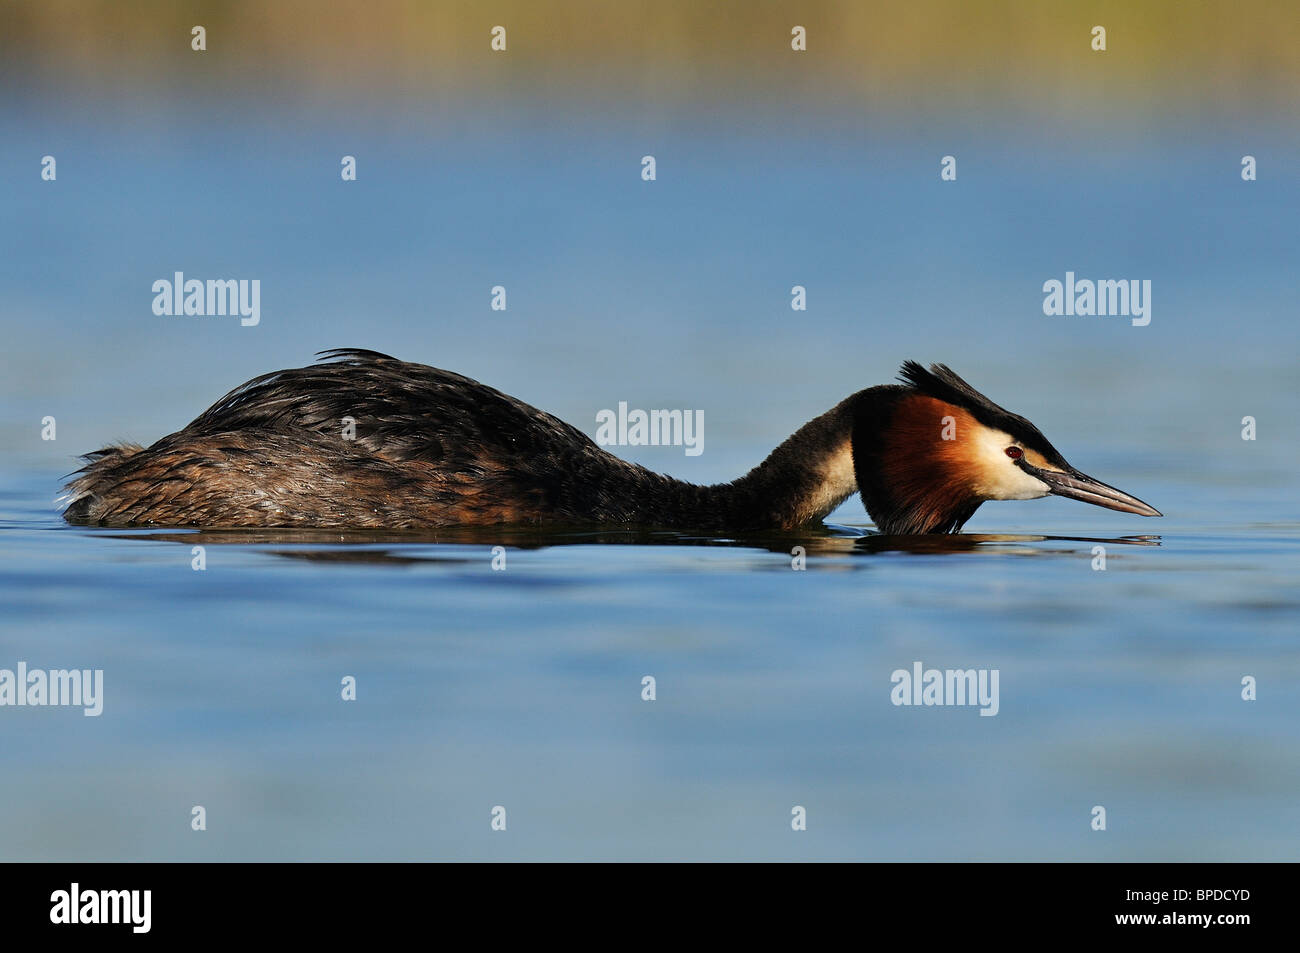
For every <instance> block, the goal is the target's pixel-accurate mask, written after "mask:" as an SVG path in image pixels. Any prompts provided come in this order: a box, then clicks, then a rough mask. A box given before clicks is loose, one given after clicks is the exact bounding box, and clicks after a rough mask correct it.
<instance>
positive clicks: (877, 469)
mask: <svg viewBox="0 0 1300 953" xmlns="http://www.w3.org/2000/svg"><path fill="white" fill-rule="evenodd" d="M899 378H900V380H902V382H903V383H904V384H905V385H906V386H904V387H902V388H896V389H895V390H894V392H893V394H892V395H891V397H890V399H887V400H878V399H877V400H868V399H863V400H861V401H860V403H859V407H858V411H857V413H856V414H855V419H854V429H853V441H852V444H853V465H854V474H855V476H856V477H857V481H858V489H859V491H860V492H861V494H862V502H863V504H864V505H865V506H866V508H867V512H868V513H870V514H871V517H872V519H873V520H874V521H875V523H876V525H877V527H879V528H880V530H881V531H882V532H885V533H898V534H904V533H955V532H957V531H958V530H960V529H961V527H962V524H964V523H965V522H966V520H968V519H970V517H971V515H972V514H973V513H974V512H975V510H976V509H977V508H978V507H979V505H980V504H981V503H984V502H986V501H988V500H1032V499H1037V498H1039V497H1043V496H1047V495H1048V494H1054V495H1056V496H1067V497H1070V498H1071V499H1075V500H1082V501H1083V502H1085V503H1093V504H1095V505H1097V506H1104V507H1106V508H1107V509H1112V510H1120V511H1121V512H1124V513H1136V514H1138V515H1140V516H1160V515H1161V514H1160V512H1159V511H1158V510H1156V509H1154V508H1152V507H1150V506H1148V505H1147V504H1146V503H1143V502H1142V501H1141V500H1139V499H1137V498H1136V497H1133V496H1130V495H1129V494H1127V493H1124V492H1122V491H1120V490H1117V489H1115V488H1114V487H1113V486H1108V485H1107V484H1105V483H1102V482H1101V481H1099V480H1095V479H1093V478H1092V477H1090V476H1087V475H1086V474H1083V473H1080V472H1079V471H1078V470H1076V469H1075V468H1074V467H1072V466H1070V464H1069V463H1067V462H1066V460H1065V458H1064V457H1062V456H1061V454H1060V453H1058V452H1057V450H1056V448H1055V447H1053V446H1052V445H1051V443H1049V442H1048V440H1047V438H1046V437H1044V436H1043V435H1042V433H1041V432H1040V431H1039V429H1038V428H1037V427H1035V426H1034V425H1033V424H1032V423H1030V422H1029V421H1028V420H1026V419H1025V418H1024V417H1021V416H1019V415H1017V414H1013V413H1011V412H1010V411H1008V410H1005V409H1003V408H1002V407H999V406H998V405H997V404H995V403H993V401H991V400H989V399H988V398H987V397H985V396H984V395H983V394H981V393H980V392H979V391H977V390H975V388H973V387H971V386H970V385H969V384H967V383H966V382H965V381H964V380H962V379H961V378H960V377H958V376H957V375H956V374H955V373H953V371H952V370H951V369H949V368H948V367H946V366H945V365H943V364H933V365H931V366H930V369H929V370H926V369H925V368H924V367H922V366H921V365H920V364H918V363H916V362H915V361H908V362H907V363H905V364H904V365H903V367H902V371H901V373H900V375H899ZM870 393H871V392H870V391H864V392H863V394H862V395H860V396H862V397H866V395H868V394H870Z"/></svg>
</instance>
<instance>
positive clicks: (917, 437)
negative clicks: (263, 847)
mask: <svg viewBox="0 0 1300 953" xmlns="http://www.w3.org/2000/svg"><path fill="white" fill-rule="evenodd" d="M904 378H905V381H906V384H905V385H885V386H881V387H873V388H869V389H867V390H864V391H859V392H858V393H857V394H854V395H853V396H851V397H849V398H847V399H846V400H844V401H842V402H841V403H840V404H838V405H836V406H835V407H833V408H832V409H831V410H829V411H827V412H826V413H825V414H823V415H821V416H820V417H817V418H816V419H814V420H812V421H810V422H809V423H807V424H805V425H804V426H803V427H802V428H800V429H799V430H798V431H797V432H796V433H795V434H794V435H793V436H791V437H790V438H789V439H788V440H786V441H785V442H784V443H782V444H781V445H780V446H779V447H777V448H776V450H774V451H773V452H772V453H771V455H769V456H768V458H767V459H766V460H765V461H764V462H763V463H762V464H760V465H759V466H758V467H756V468H755V469H754V470H752V471H751V472H750V473H748V474H747V475H745V476H743V477H741V478H740V479H738V480H736V481H734V482H731V483H723V484H718V485H715V486H697V485H694V484H690V483H685V482H683V481H680V480H676V479H673V478H671V477H667V476H663V475H661V474H657V473H653V472H651V471H649V470H647V469H645V468H644V467H640V466H637V465H635V464H632V463H628V462H627V461H624V460H621V459H619V458H618V457H615V456H614V455H612V454H610V453H608V452H606V451H605V450H603V449H601V448H600V447H598V446H597V445H596V444H595V443H594V442H593V441H592V440H591V439H590V438H588V437H587V436H586V435H585V434H583V433H582V432H581V431H579V430H577V429H576V428H574V427H571V426H570V425H568V424H566V423H564V422H563V421H561V420H558V419H557V418H555V417H553V416H551V415H550V414H546V413H544V412H542V411H540V410H537V409H536V408H534V407H531V406H529V405H528V404H525V403H523V402H522V401H519V400H516V399H515V398H513V397H509V396H507V395H506V394H503V393H501V392H500V391H497V390H495V389H493V388H491V387H487V386H485V385H483V384H480V383H478V382H476V381H473V380H470V379H469V378H467V377H463V376H461V375H459V374H453V373H451V372H449V371H443V370H439V369H437V368H433V367H427V366H425V365H422V364H412V363H407V362H405V361H399V360H397V359H395V358H392V357H388V356H387V355H383V354H378V353H375V352H373V351H362V350H336V351H330V352H326V360H325V361H323V362H320V363H317V364H314V365H310V366H308V367H301V368H294V369H291V370H283V371H277V372H275V373H272V374H266V375H263V376H262V377H258V378H255V379H253V380H251V381H249V382H248V383H246V384H243V385H242V386H240V387H237V388H236V389H235V390H233V391H231V392H230V393H229V394H227V395H226V396H225V397H223V398H221V399H220V400H219V401H217V402H216V403H215V404H213V405H212V406H211V407H210V408H208V409H207V410H206V411H204V412H203V413H202V414H200V415H199V416H198V417H197V418H196V419H195V420H194V421H193V422H192V423H190V424H189V425H188V426H187V427H185V428H184V429H182V430H180V431H178V432H176V433H174V434H171V435H169V436H166V437H163V438H162V439H160V440H158V441H157V442H156V443H154V444H153V445H152V446H150V447H148V448H144V447H140V446H138V445H135V444H123V445H119V446H115V447H108V448H106V449H104V450H100V451H98V452H97V453H93V454H90V455H88V456H87V457H85V458H84V459H85V460H86V461H87V465H86V466H85V467H84V468H83V469H82V470H80V471H79V472H78V474H77V475H76V478H75V479H74V480H73V481H72V482H71V483H69V484H68V487H67V498H68V503H67V509H66V510H65V513H64V515H65V516H66V518H67V519H68V520H69V521H72V522H79V523H94V524H101V525H117V526H131V525H166V526H205V527H213V528H215V527H295V526H301V527H320V528H344V527H350V528H381V527H382V528H419V527H436V526H452V525H496V524H534V525H536V524H548V525H550V524H566V523H569V524H590V523H596V524H620V525H645V526H665V527H678V528H693V529H700V530H709V531H725V530H739V529H755V528H783V529H789V528H794V527H798V526H802V525H805V524H808V523H815V522H817V521H818V520H821V519H822V518H824V517H825V516H827V515H828V514H829V513H830V512H831V511H832V510H834V509H835V508H836V507H837V506H839V505H840V503H842V502H843V501H844V500H845V499H846V498H847V497H848V496H849V495H850V494H852V493H853V492H854V491H856V490H859V489H861V491H862V493H863V500H864V503H865V505H866V507H867V510H868V512H869V513H870V514H871V516H872V518H873V519H874V520H875V521H876V524H877V525H878V526H879V527H880V528H881V530H883V531H885V532H890V533H928V532H956V531H957V530H958V529H960V527H961V525H962V524H963V523H964V522H965V521H966V520H967V519H968V518H969V517H970V515H971V513H973V512H974V511H975V508H976V507H978V506H979V504H980V503H981V502H982V501H983V500H984V499H990V498H995V497H993V496H989V495H988V494H987V492H986V491H984V490H983V489H981V487H982V486H983V484H981V482H980V479H978V478H977V477H975V478H972V477H971V473H977V471H978V470H979V467H978V461H975V460H974V457H973V456H972V454H973V453H974V444H972V443H970V440H971V439H973V438H972V437H971V434H972V433H973V432H974V431H976V430H977V428H979V427H982V426H983V427H987V426H988V425H989V421H994V422H995V423H1005V422H1006V420H1012V421H1019V422H1021V424H1023V426H1022V427H1021V428H1020V429H1021V431H1022V433H1021V434H1019V435H1018V436H1026V435H1027V436H1029V437H1030V439H1031V440H1032V441H1033V444H1034V446H1033V450H1034V452H1035V457H1036V459H1039V460H1044V461H1045V462H1047V463H1049V464H1052V465H1054V464H1055V462H1056V461H1058V460H1059V463H1060V464H1061V465H1062V467H1068V464H1065V461H1064V460H1063V459H1060V455H1059V454H1057V453H1056V451H1055V450H1054V449H1052V448H1051V445H1050V444H1048V443H1047V441H1046V439H1044V438H1043V437H1042V435H1041V434H1039V433H1038V431H1037V430H1036V429H1035V428H1033V425H1032V424H1029V423H1028V421H1024V420H1023V418H1016V417H1014V415H1009V414H1007V412H1006V411H1003V410H1002V409H1001V408H999V407H997V405H995V404H992V403H991V402H989V401H987V398H984V397H982V395H979V394H978V392H976V391H974V390H973V389H971V388H969V385H966V384H965V382H964V381H961V379H960V378H958V377H957V376H956V375H955V374H952V372H951V371H948V370H947V369H946V368H942V366H941V365H938V366H936V367H935V368H933V369H932V371H925V370H924V369H922V368H921V367H920V366H919V365H915V364H911V363H909V364H908V365H905V367H904ZM959 385H960V386H959ZM962 388H965V391H962V390H961V389H962ZM966 392H968V393H966ZM970 395H974V397H975V398H978V401H975V400H974V399H973V398H972V397H971V396H970ZM978 402H983V403H982V404H980V406H979V407H978V409H976V408H975V406H974V405H975V404H976V403H978ZM947 410H952V411H953V412H954V413H957V414H959V415H960V420H961V421H962V423H959V427H958V432H959V433H960V434H961V436H962V440H963V441H965V442H959V443H953V442H952V441H941V440H939V427H940V418H942V417H943V416H945V412H946V411H947ZM999 415H1003V416H999ZM345 418H351V419H352V420H353V421H355V424H354V426H355V439H344V433H345ZM1004 418H1005V419H1004ZM1025 428H1028V429H1027V430H1026V429H1025ZM968 471H969V472H968ZM1070 472H1071V473H1076V474H1077V471H1072V470H1071V471H1070ZM1079 476H1082V475H1081V474H1079ZM986 482H987V481H986ZM1099 485H1100V484H1099ZM1044 492H1046V491H1044ZM1116 492H1118V491H1116ZM1103 505H1105V504H1103ZM1143 505H1144V504H1143ZM1148 509H1149V508H1148Z"/></svg>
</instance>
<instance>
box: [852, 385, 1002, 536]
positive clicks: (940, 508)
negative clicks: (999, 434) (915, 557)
mask: <svg viewBox="0 0 1300 953" xmlns="http://www.w3.org/2000/svg"><path fill="white" fill-rule="evenodd" d="M979 426H980V424H979V423H978V422H976V420H975V418H974V417H972V416H971V414H970V413H969V412H967V411H966V410H963V409H962V408H961V407H958V406H956V405H954V404H949V403H947V402H945V401H942V400H939V399H937V398H935V397H930V396H927V395H924V394H906V395H904V396H902V397H900V398H899V399H898V401H897V402H896V403H895V404H894V408H893V413H892V415H890V417H889V418H888V420H887V421H882V427H881V432H880V433H879V436H878V452H877V454H875V463H876V466H875V468H874V470H875V472H874V473H871V474H869V475H868V476H865V477H864V475H863V473H862V472H861V471H860V472H859V482H860V483H861V482H868V483H869V484H870V486H869V487H867V488H865V489H864V493H863V499H864V503H865V504H866V505H867V509H868V511H869V512H870V513H871V516H872V519H873V520H875V522H876V525H877V526H878V527H879V528H880V530H881V531H882V532H885V533H894V534H909V533H954V532H957V531H958V530H959V529H961V527H962V524H964V523H965V522H966V521H967V520H968V519H970V517H971V515H972V514H973V513H974V512H975V510H976V509H977V508H978V507H979V505H980V502H981V500H980V498H979V497H978V496H977V495H976V494H975V493H974V490H973V486H972V481H971V477H972V475H973V474H974V473H975V472H976V467H977V461H976V460H975V459H974V458H973V453H974V446H975V442H974V439H973V438H974V435H975V432H976V428H977V427H979Z"/></svg>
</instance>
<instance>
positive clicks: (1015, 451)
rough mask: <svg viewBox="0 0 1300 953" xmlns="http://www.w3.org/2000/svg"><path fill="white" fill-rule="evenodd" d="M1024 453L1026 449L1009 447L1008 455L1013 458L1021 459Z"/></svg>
mask: <svg viewBox="0 0 1300 953" xmlns="http://www.w3.org/2000/svg"><path fill="white" fill-rule="evenodd" d="M1024 455H1025V451H1023V450H1021V449H1020V448H1019V447H1007V456H1008V457H1010V458H1011V459H1012V460H1019V459H1020V458H1021V457H1023V456H1024Z"/></svg>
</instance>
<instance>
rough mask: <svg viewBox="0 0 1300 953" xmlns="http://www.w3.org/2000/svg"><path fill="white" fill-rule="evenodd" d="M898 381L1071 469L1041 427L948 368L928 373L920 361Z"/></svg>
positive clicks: (909, 363)
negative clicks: (987, 395) (961, 410)
mask: <svg viewBox="0 0 1300 953" xmlns="http://www.w3.org/2000/svg"><path fill="white" fill-rule="evenodd" d="M898 379H899V380H900V381H902V382H903V383H904V384H908V385H910V386H912V387H915V388H916V389H917V390H918V391H920V392H921V393H923V394H927V395H929V396H930V397H934V398H937V399H938V400H942V401H946V402H947V403H949V404H955V405H956V406H958V407H961V408H963V409H965V410H967V411H969V412H970V413H971V416H973V417H974V418H975V419H976V420H978V421H979V422H980V423H982V424H984V425H985V426H988V427H996V428H997V429H998V430H1001V431H1004V432H1006V433H1008V434H1010V435H1011V436H1012V437H1015V438H1016V439H1017V440H1019V441H1020V442H1021V443H1023V444H1024V445H1025V446H1026V447H1030V448H1031V449H1034V450H1037V451H1038V452H1039V453H1041V454H1042V455H1043V456H1044V457H1046V458H1047V459H1048V460H1049V461H1050V462H1051V463H1053V464H1055V465H1057V466H1060V467H1062V468H1064V467H1066V466H1068V464H1067V463H1066V462H1065V458H1064V457H1062V456H1061V454H1060V453H1059V452H1057V449H1056V448H1055V447H1053V446H1052V445H1051V443H1049V442H1048V440H1047V438H1046V437H1044V436H1043V434H1042V433H1041V432H1040V431H1039V429H1038V428H1037V427H1035V426H1034V425H1033V424H1032V423H1030V422H1029V421H1028V420H1026V419H1025V418H1024V417H1021V416H1020V415H1019V414H1013V413H1012V412H1011V411H1009V410H1007V409H1006V408H1005V407H1000V406H998V405H997V404H995V403H993V401H991V400H989V399H988V398H987V397H985V396H984V395H983V394H981V393H980V392H979V391H977V390H976V389H975V388H974V387H971V386H970V384H967V383H966V382H965V381H964V380H962V379H961V378H960V377H959V376H958V375H957V373H956V371H954V370H953V369H952V368H951V367H949V366H948V365H947V364H931V365H930V368H929V370H926V369H925V368H924V367H922V366H921V365H920V364H918V363H917V362H916V361H904V362H903V366H902V367H901V368H900V369H899V372H898Z"/></svg>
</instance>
